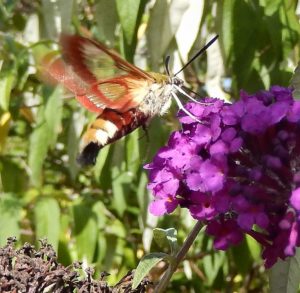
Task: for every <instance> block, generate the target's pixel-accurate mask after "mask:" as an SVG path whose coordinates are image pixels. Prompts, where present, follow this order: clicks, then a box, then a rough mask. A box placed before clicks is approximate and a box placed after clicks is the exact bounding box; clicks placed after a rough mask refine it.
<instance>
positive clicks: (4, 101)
mask: <svg viewBox="0 0 300 293" xmlns="http://www.w3.org/2000/svg"><path fill="white" fill-rule="evenodd" d="M15 76H16V72H15V71H14V70H10V71H8V72H6V73H5V74H4V73H3V74H1V76H0V107H1V108H2V110H4V111H8V108H9V101H10V93H11V90H12V87H13V84H14V80H15Z"/></svg>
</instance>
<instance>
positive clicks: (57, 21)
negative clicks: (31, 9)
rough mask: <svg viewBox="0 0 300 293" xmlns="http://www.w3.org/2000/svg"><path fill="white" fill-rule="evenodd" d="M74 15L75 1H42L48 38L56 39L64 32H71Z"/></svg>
mask: <svg viewBox="0 0 300 293" xmlns="http://www.w3.org/2000/svg"><path fill="white" fill-rule="evenodd" d="M72 13H73V0H56V1H52V0H42V15H43V17H44V26H45V32H46V37H48V38H50V39H55V38H57V37H58V35H59V33H61V32H62V31H63V32H67V31H69V30H70V24H71V18H72Z"/></svg>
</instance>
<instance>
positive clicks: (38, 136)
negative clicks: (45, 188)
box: [28, 122, 49, 186]
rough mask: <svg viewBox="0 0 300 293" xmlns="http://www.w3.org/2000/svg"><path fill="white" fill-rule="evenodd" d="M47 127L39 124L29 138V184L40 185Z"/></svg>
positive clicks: (46, 147)
mask: <svg viewBox="0 0 300 293" xmlns="http://www.w3.org/2000/svg"><path fill="white" fill-rule="evenodd" d="M48 141H49V136H48V126H47V123H46V122H43V123H41V124H39V125H38V126H37V127H36V128H35V129H34V131H33V132H32V133H31V136H30V147H29V158H28V164H29V167H30V170H31V178H30V179H31V183H32V184H33V185H34V186H41V185H42V167H43V164H44V161H45V158H46V156H47V151H48V145H49V143H48Z"/></svg>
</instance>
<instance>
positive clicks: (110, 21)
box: [95, 0, 138, 46]
mask: <svg viewBox="0 0 300 293" xmlns="http://www.w3.org/2000/svg"><path fill="white" fill-rule="evenodd" d="M122 2H124V1H122ZM137 2H138V1H137ZM95 9H96V11H95V20H96V22H97V36H98V38H99V39H100V41H102V42H105V41H108V42H109V45H110V46H113V45H114V42H115V38H116V34H115V31H116V26H117V22H118V14H117V8H116V1H112V0H98V1H97V3H96V7H95Z"/></svg>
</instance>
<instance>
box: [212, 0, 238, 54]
mask: <svg viewBox="0 0 300 293" xmlns="http://www.w3.org/2000/svg"><path fill="white" fill-rule="evenodd" d="M235 2H236V0H223V1H220V2H219V3H218V5H217V17H216V22H217V28H216V30H217V32H218V33H219V34H220V42H221V44H222V45H223V50H224V52H225V56H227V57H229V56H230V52H231V49H232V38H233V34H232V22H233V11H234V10H233V8H234V5H235Z"/></svg>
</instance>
